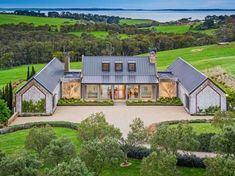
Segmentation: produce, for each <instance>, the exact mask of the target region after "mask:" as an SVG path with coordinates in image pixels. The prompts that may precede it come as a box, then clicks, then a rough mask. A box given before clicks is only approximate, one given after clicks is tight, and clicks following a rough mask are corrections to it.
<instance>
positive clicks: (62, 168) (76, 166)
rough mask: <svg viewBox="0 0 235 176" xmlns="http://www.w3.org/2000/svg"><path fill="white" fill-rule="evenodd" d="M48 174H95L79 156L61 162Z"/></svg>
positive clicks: (64, 175) (75, 175) (90, 175)
mask: <svg viewBox="0 0 235 176" xmlns="http://www.w3.org/2000/svg"><path fill="white" fill-rule="evenodd" d="M48 176H93V173H91V172H89V171H88V169H87V167H86V165H85V163H84V162H82V161H81V159H80V158H78V157H77V158H74V159H71V160H70V161H69V162H63V163H61V164H59V165H58V166H56V167H55V168H54V169H53V170H51V171H50V172H49V173H48Z"/></svg>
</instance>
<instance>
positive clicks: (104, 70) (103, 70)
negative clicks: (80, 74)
mask: <svg viewBox="0 0 235 176" xmlns="http://www.w3.org/2000/svg"><path fill="white" fill-rule="evenodd" d="M106 64H107V65H108V70H106V69H104V65H106ZM102 72H110V63H102Z"/></svg>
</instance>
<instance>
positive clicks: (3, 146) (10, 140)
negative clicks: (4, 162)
mask: <svg viewBox="0 0 235 176" xmlns="http://www.w3.org/2000/svg"><path fill="white" fill-rule="evenodd" d="M53 129H54V131H55V132H56V134H57V136H58V137H62V136H67V137H68V138H70V139H71V140H72V142H73V144H74V145H75V146H76V147H77V150H78V152H79V149H80V147H81V141H80V140H79V139H78V132H77V131H75V130H73V129H68V128H58V127H57V128H53ZM28 132H29V129H28V130H20V131H16V132H13V133H8V134H3V135H0V150H2V151H4V152H6V153H7V154H8V155H10V156H12V157H15V156H17V155H18V154H20V153H22V152H23V151H24V150H25V149H24V143H25V139H26V136H27V135H28ZM130 162H131V163H132V165H131V166H130V167H126V168H121V167H118V168H114V169H112V168H108V169H105V171H104V173H103V176H138V175H139V172H140V167H141V160H136V159H130ZM177 171H178V173H179V176H188V175H191V176H204V175H205V169H196V168H186V167H178V168H177Z"/></svg>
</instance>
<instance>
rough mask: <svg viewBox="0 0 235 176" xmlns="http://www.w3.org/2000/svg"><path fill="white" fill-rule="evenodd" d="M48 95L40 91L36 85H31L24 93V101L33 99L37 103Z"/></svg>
mask: <svg viewBox="0 0 235 176" xmlns="http://www.w3.org/2000/svg"><path fill="white" fill-rule="evenodd" d="M45 98H46V96H45V95H44V94H43V93H42V91H40V90H39V89H38V88H37V87H36V86H32V87H30V88H29V89H28V90H27V91H26V92H25V93H24V94H23V95H22V100H23V101H30V100H32V101H33V103H37V102H38V101H40V100H41V99H45Z"/></svg>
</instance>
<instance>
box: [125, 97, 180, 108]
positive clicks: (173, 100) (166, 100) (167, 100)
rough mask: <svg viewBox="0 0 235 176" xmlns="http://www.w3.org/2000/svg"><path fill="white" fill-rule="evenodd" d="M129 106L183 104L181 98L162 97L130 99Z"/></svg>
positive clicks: (127, 103)
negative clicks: (153, 99)
mask: <svg viewBox="0 0 235 176" xmlns="http://www.w3.org/2000/svg"><path fill="white" fill-rule="evenodd" d="M126 105H127V106H182V105H183V104H182V102H181V100H180V99H179V98H177V97H175V98H160V99H159V100H157V101H152V100H128V101H127V102H126Z"/></svg>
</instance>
